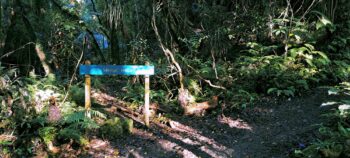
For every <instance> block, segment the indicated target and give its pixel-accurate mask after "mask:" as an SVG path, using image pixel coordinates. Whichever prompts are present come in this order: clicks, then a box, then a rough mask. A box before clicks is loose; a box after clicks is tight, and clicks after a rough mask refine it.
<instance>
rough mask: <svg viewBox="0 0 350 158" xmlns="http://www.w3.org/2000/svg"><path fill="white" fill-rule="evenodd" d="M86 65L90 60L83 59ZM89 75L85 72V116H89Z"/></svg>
mask: <svg viewBox="0 0 350 158" xmlns="http://www.w3.org/2000/svg"><path fill="white" fill-rule="evenodd" d="M85 64H86V65H90V64H91V62H90V61H89V60H87V61H85ZM90 109H91V76H90V75H89V74H85V110H86V113H85V115H86V117H88V118H91V113H90Z"/></svg>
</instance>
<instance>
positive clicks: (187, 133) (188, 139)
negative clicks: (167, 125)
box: [168, 121, 234, 157]
mask: <svg viewBox="0 0 350 158" xmlns="http://www.w3.org/2000/svg"><path fill="white" fill-rule="evenodd" d="M171 126H172V129H173V130H175V131H176V132H178V134H177V133H173V132H172V133H168V135H169V136H170V137H172V138H175V139H177V140H180V141H182V142H183V143H185V144H188V145H192V146H199V149H200V150H201V151H203V152H205V153H206V154H208V155H210V156H212V157H229V156H230V155H232V154H233V152H234V150H233V149H230V148H228V147H226V146H224V145H222V144H220V143H218V142H216V141H215V140H214V139H212V138H208V137H206V136H204V135H203V134H202V133H201V132H199V131H198V130H196V129H194V128H192V127H190V126H187V125H184V124H182V123H179V122H176V121H171Z"/></svg>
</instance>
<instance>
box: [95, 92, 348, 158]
mask: <svg viewBox="0 0 350 158" xmlns="http://www.w3.org/2000/svg"><path fill="white" fill-rule="evenodd" d="M104 95H106V96H107V99H108V97H109V99H113V97H111V96H108V95H107V94H104ZM344 97H345V96H335V95H331V96H330V95H328V94H327V90H326V89H315V90H313V91H312V92H310V93H309V94H308V95H305V97H296V98H292V99H285V100H273V99H271V98H264V99H263V100H262V101H261V102H259V103H258V104H256V105H255V106H254V107H248V108H247V109H244V110H243V111H242V112H240V113H229V114H225V116H224V115H220V116H216V117H212V116H208V117H203V118H195V117H184V116H180V115H175V116H174V117H173V118H172V120H171V121H170V122H169V123H168V125H160V124H152V126H151V128H149V129H148V128H145V127H144V126H142V125H138V124H136V126H135V129H134V132H133V134H132V135H130V136H126V137H124V138H121V139H118V140H114V141H111V142H110V143H111V145H112V146H114V147H115V148H117V149H119V155H120V157H135V158H144V157H145V158H146V157H160V158H161V157H164V158H165V157H167V158H168V157H189V158H192V157H215V158H225V157H287V156H288V155H289V154H290V153H291V152H292V151H293V150H294V149H296V148H299V147H300V146H301V145H307V144H309V143H310V142H311V141H312V140H313V138H315V135H317V133H316V131H317V129H318V127H319V125H320V124H321V123H322V122H323V121H325V120H324V118H322V117H321V114H322V113H324V112H326V111H329V110H330V109H332V108H336V106H335V105H336V104H334V103H337V102H338V101H340V100H342V99H344ZM100 101H101V100H100ZM102 101H103V100H102ZM327 103H332V104H330V105H329V106H323V105H328V104H327ZM321 105H322V106H321ZM106 106H108V105H106ZM109 108H113V107H109ZM106 111H108V110H106ZM111 134H112V133H111Z"/></svg>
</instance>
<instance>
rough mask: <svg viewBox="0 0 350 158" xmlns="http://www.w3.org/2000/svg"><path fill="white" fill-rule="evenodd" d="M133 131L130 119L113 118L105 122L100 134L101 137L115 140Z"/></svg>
mask: <svg viewBox="0 0 350 158" xmlns="http://www.w3.org/2000/svg"><path fill="white" fill-rule="evenodd" d="M132 130H133V121H132V120H130V119H123V120H122V119H120V118H119V117H115V118H113V119H109V120H107V121H106V122H105V123H104V125H103V126H102V127H101V128H100V133H101V135H102V136H103V137H105V138H109V139H117V138H120V137H122V136H123V135H124V134H130V133H132Z"/></svg>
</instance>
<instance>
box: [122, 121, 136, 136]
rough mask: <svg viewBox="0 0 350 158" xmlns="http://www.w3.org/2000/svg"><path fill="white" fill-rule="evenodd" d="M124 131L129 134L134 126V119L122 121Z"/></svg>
mask: <svg viewBox="0 0 350 158" xmlns="http://www.w3.org/2000/svg"><path fill="white" fill-rule="evenodd" d="M123 125H124V131H125V132H126V133H128V134H131V133H132V131H133V128H134V121H133V120H132V119H125V120H124V121H123Z"/></svg>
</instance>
